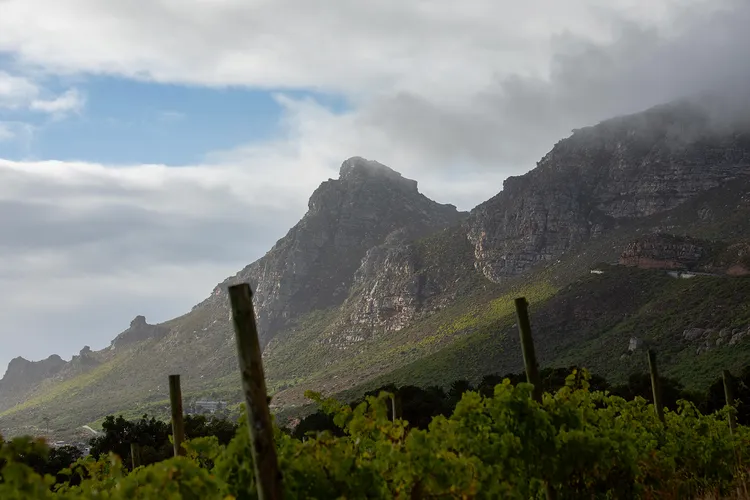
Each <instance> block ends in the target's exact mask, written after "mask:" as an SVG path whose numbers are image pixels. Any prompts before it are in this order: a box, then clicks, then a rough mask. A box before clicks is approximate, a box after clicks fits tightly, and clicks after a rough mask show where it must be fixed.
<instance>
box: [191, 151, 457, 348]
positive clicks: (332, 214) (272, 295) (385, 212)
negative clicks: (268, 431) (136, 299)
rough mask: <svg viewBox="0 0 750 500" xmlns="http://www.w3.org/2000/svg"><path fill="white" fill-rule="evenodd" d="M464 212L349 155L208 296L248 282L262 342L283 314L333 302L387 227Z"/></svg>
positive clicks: (418, 228) (435, 225) (424, 228)
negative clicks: (275, 237) (282, 228)
mask: <svg viewBox="0 0 750 500" xmlns="http://www.w3.org/2000/svg"><path fill="white" fill-rule="evenodd" d="M464 217H465V214H463V213H461V212H459V211H458V210H456V207H455V206H453V205H441V204H439V203H436V202H434V201H432V200H430V199H429V198H427V197H426V196H424V195H423V194H421V193H419V191H418V190H417V182H416V181H414V180H411V179H405V178H404V177H402V176H401V174H399V173H397V172H395V171H393V170H392V169H390V168H388V167H386V166H385V165H382V164H380V163H378V162H375V161H368V160H365V159H363V158H359V157H353V158H350V159H348V160H346V161H345V162H344V163H343V164H342V165H341V169H340V172H339V178H338V179H337V180H333V179H331V180H328V181H326V182H324V183H322V184H321V185H320V187H319V188H318V189H316V190H315V192H314V193H313V194H312V196H311V197H310V201H309V203H308V212H307V213H306V214H305V216H304V217H303V218H302V220H301V221H300V222H299V223H297V225H295V226H294V227H293V228H292V229H291V230H290V231H289V232H288V233H287V235H286V236H285V237H284V238H282V239H281V240H279V241H278V242H277V243H276V245H274V247H273V248H272V249H271V250H270V251H269V252H268V253H267V254H266V255H265V256H264V257H262V258H261V259H259V260H257V261H255V262H254V263H252V264H250V265H249V266H247V267H246V268H245V269H243V270H242V271H240V272H239V273H238V274H237V275H236V276H234V277H232V278H229V279H227V280H225V281H224V282H223V283H221V284H219V285H218V286H217V287H216V289H215V290H214V294H213V295H212V297H211V298H210V299H209V301H212V302H213V303H215V304H222V305H224V304H226V294H225V290H226V288H227V287H228V286H230V285H231V284H234V283H240V282H248V283H250V285H251V287H252V289H253V293H254V298H255V307H256V311H257V316H258V329H259V332H260V334H261V340H262V342H263V343H264V344H265V343H267V342H268V341H269V340H270V339H271V338H272V337H273V335H274V334H275V333H276V332H278V331H279V330H281V329H282V328H283V327H284V325H286V324H288V322H289V320H291V319H294V318H296V317H299V316H300V315H302V314H304V313H306V312H308V311H312V310H316V309H325V308H328V307H332V306H337V305H340V304H341V303H342V302H343V301H344V300H345V299H346V298H347V296H348V295H349V293H350V288H351V286H352V283H353V282H354V280H355V272H356V271H357V269H358V268H359V267H360V266H361V265H362V259H363V258H365V257H366V256H367V253H368V251H370V250H371V249H372V252H373V253H372V254H371V255H370V257H369V258H370V259H374V258H376V257H375V254H377V252H378V250H375V247H377V246H378V245H381V244H384V243H385V245H386V246H387V245H389V244H392V243H386V240H387V238H388V235H391V234H395V233H398V232H399V231H400V232H401V233H399V234H402V235H404V236H405V235H408V237H409V238H411V239H414V238H419V237H421V236H425V235H428V234H430V233H433V232H435V231H438V230H440V229H442V228H445V227H448V226H450V225H451V224H454V223H456V222H458V221H460V220H461V219H462V218H464ZM381 252H382V250H381ZM203 305H205V304H201V305H199V307H200V306H203Z"/></svg>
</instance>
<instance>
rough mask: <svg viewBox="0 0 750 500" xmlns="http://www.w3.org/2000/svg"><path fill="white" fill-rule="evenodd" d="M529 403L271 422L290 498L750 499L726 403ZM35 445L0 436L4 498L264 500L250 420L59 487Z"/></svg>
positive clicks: (505, 395) (382, 405)
mask: <svg viewBox="0 0 750 500" xmlns="http://www.w3.org/2000/svg"><path fill="white" fill-rule="evenodd" d="M531 396H532V386H531V385H530V384H526V383H520V384H517V385H512V384H511V383H510V382H509V381H507V380H506V381H505V382H503V383H502V384H499V385H497V386H496V387H495V391H494V394H493V395H492V396H491V397H483V396H482V395H480V394H479V393H477V392H466V393H465V394H464V395H463V398H462V399H461V401H460V402H459V404H458V405H457V406H456V408H455V411H454V412H453V413H452V414H451V415H450V416H448V417H444V416H438V417H435V418H434V419H433V420H432V422H431V423H430V425H429V427H428V428H427V429H423V430H422V429H408V428H407V425H406V422H405V421H403V420H399V419H396V420H392V419H391V418H389V413H388V404H389V401H390V396H389V395H388V394H387V393H382V394H381V395H380V396H377V397H369V398H368V399H367V400H366V401H365V402H363V403H361V404H360V405H358V406H356V407H354V408H352V407H351V406H349V405H344V404H341V403H338V402H336V401H335V400H332V399H327V400H323V399H321V398H320V396H319V395H316V394H310V397H312V398H314V399H316V400H317V401H318V402H319V404H320V405H321V406H322V408H323V409H325V411H327V412H329V413H330V414H332V415H333V416H334V419H335V422H336V424H337V425H339V426H340V427H341V428H343V429H344V435H343V436H339V437H334V436H333V435H331V434H330V433H329V432H322V433H317V434H315V435H310V436H308V437H305V438H303V439H301V440H300V439H296V438H294V437H292V436H290V435H288V434H286V433H283V432H281V431H280V430H279V429H278V428H275V436H274V437H275V443H276V450H277V455H278V461H279V466H280V469H281V471H282V476H283V479H282V480H283V484H284V496H285V497H286V498H294V499H297V498H305V499H335V498H347V499H359V498H362V499H364V498H383V499H385V498H464V499H468V498H477V499H479V498H510V499H529V498H544V495H545V488H546V485H548V486H549V488H550V489H551V490H552V491H553V492H554V495H555V496H556V498H559V499H568V498H570V499H573V498H623V499H625V498H627V499H633V498H663V499H670V498H674V499H677V498H680V499H683V498H684V499H691V498H721V497H727V496H730V495H734V494H737V492H740V493H743V492H745V491H744V490H745V477H746V473H747V466H746V464H747V459H746V457H745V456H744V455H743V454H745V453H748V451H747V450H748V444H750V428H748V427H745V426H736V427H735V428H734V429H731V428H730V425H729V424H728V418H727V417H728V412H731V411H733V410H731V408H730V407H727V408H726V409H725V410H723V411H721V412H718V413H716V414H712V415H702V414H701V413H700V412H699V411H698V410H697V409H696V408H695V407H694V406H693V405H692V404H690V403H688V402H681V403H680V405H679V406H678V408H676V409H675V411H670V410H666V411H665V415H664V421H663V422H662V420H660V419H659V418H658V417H657V415H656V412H655V411H654V407H653V405H651V404H650V403H649V402H647V401H646V400H645V399H643V398H640V397H639V398H636V399H634V400H632V401H626V400H624V399H622V398H620V397H616V396H612V395H610V394H609V393H606V392H600V391H591V390H590V389H589V385H588V374H587V373H586V372H585V371H581V372H577V373H573V374H571V376H570V377H568V382H567V384H566V386H565V387H563V388H561V389H560V390H558V391H557V392H556V393H554V394H549V393H546V394H544V396H543V398H542V400H541V402H538V401H536V400H535V399H534V398H533V397H531ZM242 418H243V421H246V420H244V419H245V417H244V416H243V417H242ZM43 446H44V445H43V444H42V443H40V442H35V441H33V440H30V439H28V438H18V439H14V440H11V441H7V442H2V448H1V450H0V467H1V468H0V476H1V477H0V498H2V499H4V500H5V499H8V500H11V499H13V500H15V499H19V500H20V499H23V500H26V499H84V498H85V499H123V500H125V499H128V500H130V499H144V500H145V499H148V500H152V499H153V500H156V499H196V500H197V499H217V500H218V499H233V498H234V499H243V500H244V499H255V498H258V497H257V493H256V486H255V484H254V472H253V462H252V454H251V444H250V435H249V433H248V430H247V427H246V426H245V425H242V426H240V428H239V430H238V432H237V434H236V436H235V437H234V439H233V440H232V441H231V442H230V443H229V444H228V445H227V446H221V445H219V444H218V441H217V440H216V438H213V437H210V438H198V439H193V440H189V441H186V442H185V443H184V446H185V448H186V450H187V452H186V456H177V457H174V458H170V459H168V460H164V461H162V462H158V463H156V464H152V465H148V466H145V467H138V468H136V469H135V470H133V471H131V472H128V471H127V469H126V468H125V467H124V466H123V465H122V463H121V461H120V459H119V457H117V456H116V455H114V454H110V455H109V456H105V457H101V458H100V459H99V460H98V461H97V460H94V459H93V458H91V457H88V458H83V459H80V460H78V461H77V462H76V463H74V464H72V465H71V467H70V468H68V469H67V470H65V471H63V473H64V474H67V475H69V476H70V477H76V478H77V480H76V481H72V480H71V481H68V482H63V483H62V484H57V485H55V486H52V485H53V484H54V483H55V479H54V478H53V477H51V476H45V477H43V476H41V475H39V474H37V473H35V472H34V471H33V469H31V468H30V467H29V466H28V465H26V464H25V463H24V455H25V454H27V453H29V452H30V451H31V450H32V449H33V448H35V447H37V448H38V447H43ZM37 451H38V450H37ZM547 494H548V493H547ZM745 494H746V492H745Z"/></svg>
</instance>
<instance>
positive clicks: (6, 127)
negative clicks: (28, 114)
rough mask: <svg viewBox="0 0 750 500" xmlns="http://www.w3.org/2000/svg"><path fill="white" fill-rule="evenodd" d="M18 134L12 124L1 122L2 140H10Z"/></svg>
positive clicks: (0, 132)
mask: <svg viewBox="0 0 750 500" xmlns="http://www.w3.org/2000/svg"><path fill="white" fill-rule="evenodd" d="M15 136H16V134H15V132H13V128H12V127H11V125H10V124H8V123H4V122H0V142H3V141H9V140H11V139H13V138H14V137H15Z"/></svg>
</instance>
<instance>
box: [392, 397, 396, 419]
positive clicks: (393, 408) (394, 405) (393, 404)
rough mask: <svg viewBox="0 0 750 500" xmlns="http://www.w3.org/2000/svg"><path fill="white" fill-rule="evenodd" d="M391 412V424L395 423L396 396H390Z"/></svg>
mask: <svg viewBox="0 0 750 500" xmlns="http://www.w3.org/2000/svg"><path fill="white" fill-rule="evenodd" d="M391 411H392V413H393V422H394V423H395V422H396V395H395V394H394V395H393V396H391Z"/></svg>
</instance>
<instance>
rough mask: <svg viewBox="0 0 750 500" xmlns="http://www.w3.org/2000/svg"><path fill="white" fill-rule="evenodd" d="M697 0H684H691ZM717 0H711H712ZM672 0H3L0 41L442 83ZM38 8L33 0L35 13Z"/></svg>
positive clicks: (174, 69)
mask: <svg viewBox="0 0 750 500" xmlns="http://www.w3.org/2000/svg"><path fill="white" fill-rule="evenodd" d="M696 2H697V0H683V1H681V2H679V3H678V5H680V6H683V7H682V8H684V6H689V5H691V4H694V3H696ZM716 3H721V2H716ZM717 8H718V7H717ZM674 10H675V2H674V1H670V0H659V1H654V0H613V1H610V2H607V7H606V8H605V7H601V2H599V1H598V0H570V1H566V2H557V1H549V0H528V1H524V2H516V1H497V0H471V1H468V2H455V1H451V0H437V1H432V2H403V1H401V0H381V1H378V2H340V1H339V0H324V1H322V2H314V3H311V2H307V1H304V0H279V1H274V2H269V1H256V2H247V1H244V0H224V1H220V2H215V1H211V2H209V1H205V0H186V1H181V2H175V1H173V0H154V1H151V2H147V3H139V4H138V5H137V6H136V5H135V4H133V3H132V2H131V1H130V0H110V1H107V2H100V1H98V0H67V1H63V2H49V1H47V0H5V1H4V3H3V16H2V18H0V50H6V51H10V52H12V53H14V54H16V55H17V56H18V57H20V58H21V60H22V61H26V62H29V63H33V64H37V65H40V66H42V67H44V68H48V69H50V70H53V71H55V72H81V71H83V72H90V73H106V74H116V75H123V76H127V77H132V78H143V79H151V80H155V81H159V82H182V83H197V84H203V85H252V86H263V87H270V88H289V87H321V88H326V89H331V90H341V91H345V92H347V93H354V94H359V93H361V92H363V91H370V92H371V91H380V90H383V89H389V88H394V87H398V88H406V89H416V88H419V89H421V90H423V91H426V89H427V84H429V87H432V88H433V91H435V92H450V91H451V90H452V89H454V88H455V87H456V85H457V84H459V83H460V85H463V86H469V87H472V88H478V87H480V86H482V85H485V84H486V82H487V81H488V79H490V78H492V77H493V75H497V74H500V75H503V74H506V75H507V74H517V73H522V74H528V73H530V72H531V73H544V72H546V70H547V61H548V57H549V55H550V53H551V50H552V47H550V45H549V36H550V34H559V33H565V32H569V33H572V34H577V35H584V36H586V37H587V38H593V39H595V40H598V41H601V40H607V39H610V38H611V37H612V35H613V33H612V19H611V18H612V15H613V14H612V13H616V14H618V15H625V16H628V17H629V18H632V19H635V20H637V21H638V22H643V23H649V24H652V25H663V24H664V23H665V22H667V21H669V20H670V16H669V14H671V13H673V12H674ZM39 12H44V13H45V15H44V16H40V15H39Z"/></svg>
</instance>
